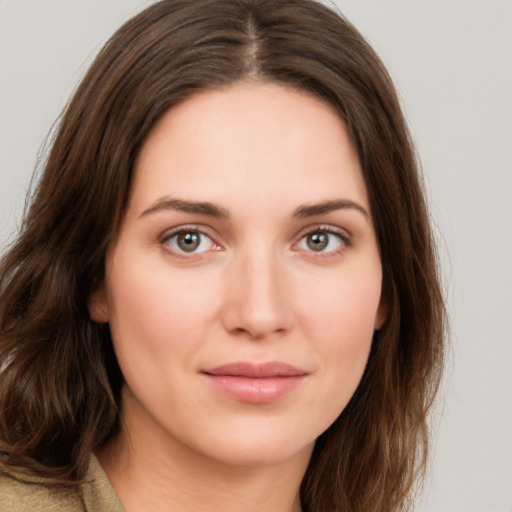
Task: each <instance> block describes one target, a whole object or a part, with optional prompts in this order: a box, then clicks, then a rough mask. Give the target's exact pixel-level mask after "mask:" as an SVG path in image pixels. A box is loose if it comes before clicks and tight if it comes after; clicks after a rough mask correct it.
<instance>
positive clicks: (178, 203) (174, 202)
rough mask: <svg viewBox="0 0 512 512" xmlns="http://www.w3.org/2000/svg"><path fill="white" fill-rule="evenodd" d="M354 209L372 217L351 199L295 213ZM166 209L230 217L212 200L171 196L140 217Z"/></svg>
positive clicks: (304, 207)
mask: <svg viewBox="0 0 512 512" xmlns="http://www.w3.org/2000/svg"><path fill="white" fill-rule="evenodd" d="M345 209H353V210H356V211H359V212H361V213H362V214H363V215H364V216H365V217H366V218H367V219H369V218H370V214H369V213H368V211H367V210H366V208H364V207H363V206H361V205H360V204H358V203H356V202H354V201H352V200H350V199H331V200H329V201H324V202H322V203H316V204H306V205H302V206H299V207H298V208H297V209H296V210H295V211H294V213H293V215H292V217H293V218H294V219H304V218H308V217H314V216H315V215H322V214H325V213H330V212H333V211H336V210H345ZM166 210H174V211H179V212H184V213H195V214H198V215H206V216H209V217H214V218H217V219H228V218H229V212H228V211H227V210H226V209H225V208H222V207H221V206H217V205H215V204H213V203H210V202H203V201H186V200H184V199H171V198H169V197H163V198H161V199H158V200H157V201H155V202H154V203H153V204H152V205H151V206H150V207H149V208H147V209H146V210H144V211H143V212H142V213H141V215H140V217H146V216H147V215H151V214H153V213H158V212H161V211H166Z"/></svg>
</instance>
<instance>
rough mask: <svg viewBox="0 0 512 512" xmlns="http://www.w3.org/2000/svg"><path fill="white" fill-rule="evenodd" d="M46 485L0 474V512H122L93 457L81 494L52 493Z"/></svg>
mask: <svg viewBox="0 0 512 512" xmlns="http://www.w3.org/2000/svg"><path fill="white" fill-rule="evenodd" d="M46 481H47V480H45V479H44V478H39V477H35V476H25V475H20V474H18V473H2V472H0V512H125V510H124V508H123V505H121V502H120V501H119V498H118V497H117V495H116V493H115V491H114V488H113V487H112V484H111V483H110V481H109V479H108V477H107V475H106V474H105V471H103V468H102V467H101V465H100V463H99V462H98V459H97V458H96V457H95V456H94V455H92V456H91V462H90V464H89V469H88V470H87V474H86V476H85V483H84V484H83V485H82V486H81V492H70V491H63V490H59V489H54V488H51V487H48V486H47V485H45V482H46Z"/></svg>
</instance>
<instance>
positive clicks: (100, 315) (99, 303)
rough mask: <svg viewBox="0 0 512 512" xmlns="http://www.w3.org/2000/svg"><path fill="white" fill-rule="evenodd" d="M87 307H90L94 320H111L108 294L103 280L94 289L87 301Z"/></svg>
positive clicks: (105, 321)
mask: <svg viewBox="0 0 512 512" xmlns="http://www.w3.org/2000/svg"><path fill="white" fill-rule="evenodd" d="M87 307H88V309H89V316H90V317H91V320H92V321H93V322H97V323H99V324H105V323H107V322H108V321H109V319H110V315H109V308H108V302H107V294H106V292H105V283H104V282H103V281H102V282H101V283H99V284H97V285H96V286H95V287H94V288H93V289H92V291H91V293H90V295H89V300H88V301H87Z"/></svg>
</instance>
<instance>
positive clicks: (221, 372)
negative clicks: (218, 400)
mask: <svg viewBox="0 0 512 512" xmlns="http://www.w3.org/2000/svg"><path fill="white" fill-rule="evenodd" d="M201 373H202V374H203V375H204V376H205V377H206V378H207V380H208V381H209V383H210V384H212V385H213V386H214V387H215V388H216V389H217V390H219V391H221V392H222V393H224V394H225V395H227V396H229V397H230V398H233V399H235V400H237V401H239V402H247V403H251V404H265V403H270V402H274V401H277V400H279V399H280V398H282V397H284V396H285V395H287V394H288V393H290V392H292V391H293V390H294V389H296V388H297V387H298V386H299V385H300V384H301V383H302V382H303V380H304V379H305V378H306V377H307V375H308V373H307V372H306V371H304V370H301V369H299V368H296V367H295V366H292V365H290V364H288V363H283V362H279V361H272V362H268V363H262V364H254V363H249V362H243V361H241V362H235V363H229V364H226V365H222V366H217V367H215V368H210V369H207V370H202V371H201Z"/></svg>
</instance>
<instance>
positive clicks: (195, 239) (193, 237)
mask: <svg viewBox="0 0 512 512" xmlns="http://www.w3.org/2000/svg"><path fill="white" fill-rule="evenodd" d="M199 242H200V236H199V234H197V233H182V234H180V235H179V236H178V245H179V247H180V249H182V250H183V251H185V252H192V251H195V250H196V249H197V248H198V247H199Z"/></svg>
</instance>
